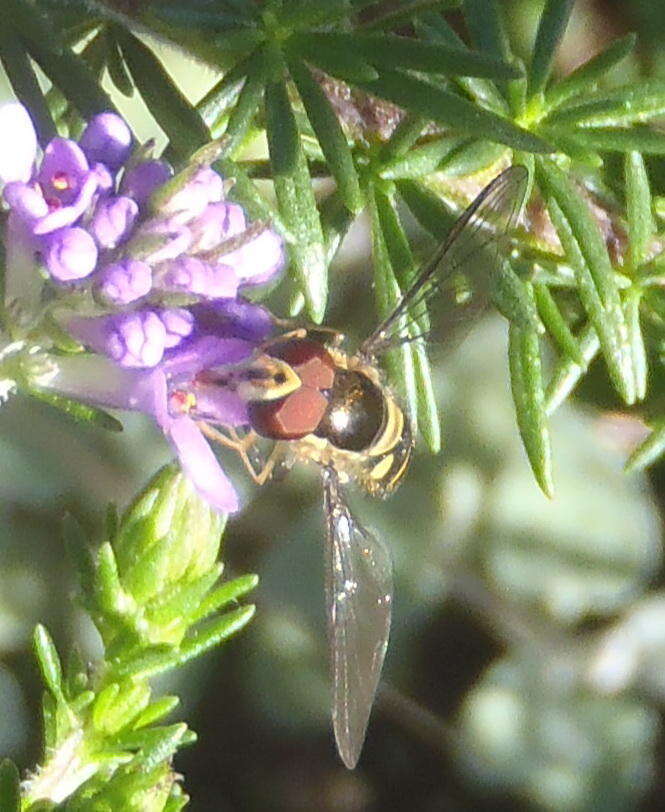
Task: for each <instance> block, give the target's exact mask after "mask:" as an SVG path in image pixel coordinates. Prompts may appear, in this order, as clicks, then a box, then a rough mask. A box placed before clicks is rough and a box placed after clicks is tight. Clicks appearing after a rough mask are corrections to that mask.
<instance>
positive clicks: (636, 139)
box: [545, 126, 665, 157]
mask: <svg viewBox="0 0 665 812" xmlns="http://www.w3.org/2000/svg"><path fill="white" fill-rule="evenodd" d="M550 132H551V133H552V140H555V139H556V140H559V141H561V140H562V139H561V138H560V137H559V133H560V132H561V133H563V135H564V137H565V138H568V140H569V141H571V142H573V143H574V144H576V145H578V146H579V147H582V148H583V149H590V150H600V151H607V152H628V151H630V150H635V151H637V152H644V153H647V154H648V155H665V133H662V132H660V131H659V130H651V129H649V128H648V127H643V126H637V127H630V128H626V127H583V128H582V127H578V128H576V129H572V130H568V129H564V128H559V127H557V128H554V127H551V128H549V129H548V130H546V131H545V134H546V135H547V134H548V133H550ZM562 143H565V142H562ZM571 154H572V153H571ZM573 157H576V156H573Z"/></svg>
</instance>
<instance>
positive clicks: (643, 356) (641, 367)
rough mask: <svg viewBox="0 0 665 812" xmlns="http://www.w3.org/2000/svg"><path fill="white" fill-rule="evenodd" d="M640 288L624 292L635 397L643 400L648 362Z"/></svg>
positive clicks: (645, 390)
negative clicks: (643, 331)
mask: <svg viewBox="0 0 665 812" xmlns="http://www.w3.org/2000/svg"><path fill="white" fill-rule="evenodd" d="M641 298H642V290H641V289H640V288H631V289H630V290H629V291H627V294H626V323H627V325H628V341H629V342H630V352H631V357H632V361H633V373H634V375H635V398H636V399H637V400H644V397H645V395H646V392H647V372H648V368H649V364H648V361H647V352H646V348H645V346H644V336H643V335H642V327H641V325H640V300H641Z"/></svg>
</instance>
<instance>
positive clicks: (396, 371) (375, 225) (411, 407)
mask: <svg viewBox="0 0 665 812" xmlns="http://www.w3.org/2000/svg"><path fill="white" fill-rule="evenodd" d="M370 209H371V215H372V265H373V268H374V295H375V299H376V304H377V309H378V316H379V319H382V318H385V317H386V316H387V315H388V314H389V313H392V311H393V310H394V309H395V307H396V305H397V303H398V302H399V300H400V297H401V295H402V292H401V290H400V286H399V284H398V282H397V279H396V278H395V272H394V270H393V267H392V263H391V260H390V254H389V252H388V247H387V245H386V239H385V237H384V234H383V230H382V226H381V218H380V216H379V205H378V202H377V195H376V192H375V193H374V194H372V196H371V205H370ZM384 358H385V364H386V367H387V369H388V376H389V378H390V380H391V381H392V382H394V384H395V386H396V387H397V389H398V391H399V392H400V394H401V395H402V397H403V398H404V403H405V404H406V409H407V413H408V414H409V417H410V418H411V420H412V422H413V424H414V431H416V430H417V418H418V392H417V388H416V383H415V369H414V360H413V350H412V347H411V345H410V344H409V343H406V344H402V345H401V346H400V347H397V348H395V349H394V350H391V351H390V352H388V353H386V355H385V356H384Z"/></svg>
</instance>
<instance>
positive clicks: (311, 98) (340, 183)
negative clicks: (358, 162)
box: [289, 62, 364, 213]
mask: <svg viewBox="0 0 665 812" xmlns="http://www.w3.org/2000/svg"><path fill="white" fill-rule="evenodd" d="M289 70H290V73H291V76H292V77H293V80H294V82H295V84H296V87H297V89H298V93H299V95H300V98H301V99H302V102H303V104H304V106H305V112H306V113H307V117H308V119H309V121H310V123H311V125H312V128H313V129H314V132H315V133H316V137H317V138H318V141H319V144H320V145H321V149H322V151H323V154H324V156H325V158H326V160H327V162H328V167H329V168H330V172H331V174H332V176H333V177H334V178H335V180H336V182H337V188H338V190H339V194H340V197H341V198H342V200H343V201H344V202H345V203H346V205H347V206H348V208H349V209H350V211H352V212H354V213H357V212H359V211H360V210H361V209H362V208H363V205H364V202H363V196H362V193H361V191H360V183H359V181H358V176H357V174H356V170H355V166H354V164H353V156H352V155H351V150H350V148H349V145H348V143H347V140H346V136H345V135H344V132H343V131H342V128H341V126H340V123H339V120H338V118H337V115H336V114H335V111H334V110H333V108H332V107H331V105H330V102H329V101H328V99H327V97H326V95H325V93H324V92H323V90H322V89H321V86H320V85H319V83H318V82H317V81H316V80H315V78H314V77H313V76H312V74H311V73H310V70H309V68H308V67H307V66H306V65H304V64H303V63H301V62H295V63H293V62H292V63H290V64H289Z"/></svg>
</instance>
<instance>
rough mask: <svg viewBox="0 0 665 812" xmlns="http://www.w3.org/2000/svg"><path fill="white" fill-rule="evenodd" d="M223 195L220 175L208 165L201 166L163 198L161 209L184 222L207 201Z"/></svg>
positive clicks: (203, 206) (192, 216)
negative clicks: (175, 189) (179, 186)
mask: <svg viewBox="0 0 665 812" xmlns="http://www.w3.org/2000/svg"><path fill="white" fill-rule="evenodd" d="M223 197H224V184H223V182H222V179H221V178H220V176H219V175H218V174H217V172H215V170H214V169H211V168H210V167H209V166H202V167H200V168H199V169H197V170H196V172H195V173H194V174H193V175H192V177H190V178H189V179H188V180H187V181H186V182H185V183H184V184H183V186H181V188H180V189H178V190H177V191H175V192H174V193H173V194H172V195H170V196H169V197H168V199H166V200H164V202H163V204H162V206H161V209H162V211H163V212H164V213H165V214H170V215H174V216H175V217H177V218H178V219H179V221H180V222H183V223H186V222H188V221H189V220H191V219H192V218H194V217H196V216H197V215H199V214H200V213H201V212H202V211H204V210H205V208H206V206H208V204H209V203H217V202H219V201H220V200H221V199H222V198H223Z"/></svg>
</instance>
